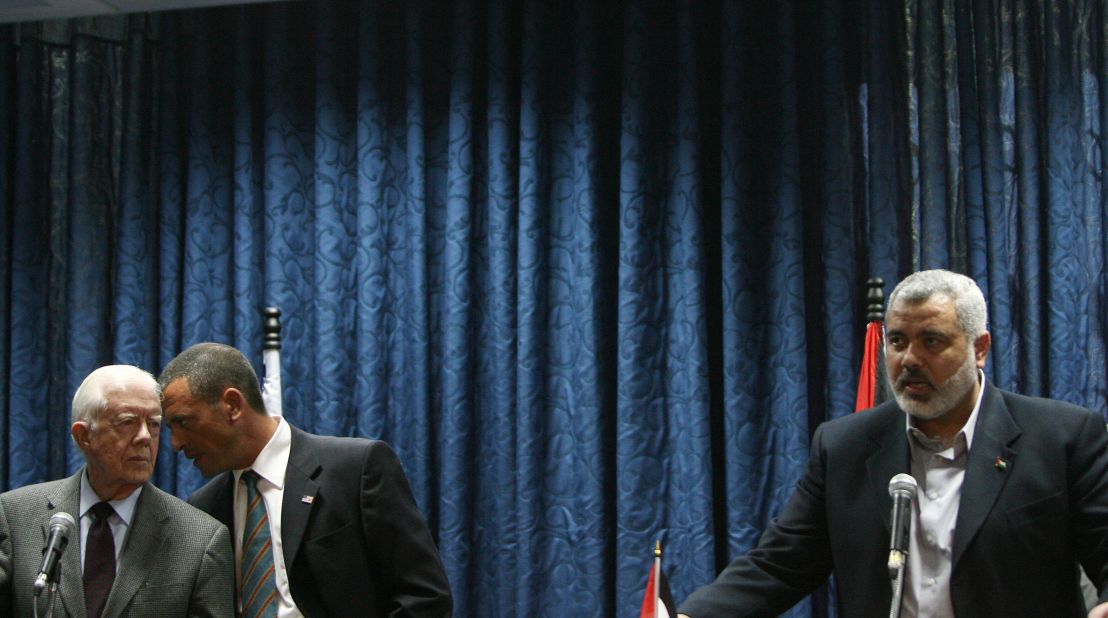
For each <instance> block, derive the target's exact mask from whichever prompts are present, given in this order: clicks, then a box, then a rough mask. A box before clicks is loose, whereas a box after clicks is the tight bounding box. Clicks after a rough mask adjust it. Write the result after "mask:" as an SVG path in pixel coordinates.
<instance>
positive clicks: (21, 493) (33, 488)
mask: <svg viewBox="0 0 1108 618" xmlns="http://www.w3.org/2000/svg"><path fill="white" fill-rule="evenodd" d="M63 482H65V479H58V480H56V481H46V482H45V483H35V484H33V485H24V486H23V487H17V488H15V489H10V490H8V491H5V492H4V493H3V494H0V499H3V501H4V504H16V503H20V502H24V501H26V500H34V499H38V498H41V497H43V496H50V495H53V494H54V493H55V492H57V491H58V489H59V488H60V487H61V485H62V483H63Z"/></svg>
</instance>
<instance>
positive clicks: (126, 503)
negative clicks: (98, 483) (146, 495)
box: [79, 467, 142, 526]
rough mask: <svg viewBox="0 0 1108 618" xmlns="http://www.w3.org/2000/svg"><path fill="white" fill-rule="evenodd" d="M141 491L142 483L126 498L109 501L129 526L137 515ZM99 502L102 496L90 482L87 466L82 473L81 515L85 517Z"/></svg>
mask: <svg viewBox="0 0 1108 618" xmlns="http://www.w3.org/2000/svg"><path fill="white" fill-rule="evenodd" d="M141 493H142V485H139V486H138V488H137V489H135V490H134V491H132V492H131V495H129V496H127V497H126V498H123V499H120V500H109V501H108V504H110V505H112V508H113V509H115V514H116V515H118V516H119V518H120V519H122V520H123V523H125V524H127V525H128V526H130V525H131V519H132V518H133V517H134V516H135V507H136V506H137V505H138V499H139V495H140V494H141ZM97 502H102V500H100V496H98V495H96V491H95V490H94V489H93V488H92V485H90V484H89V482H88V468H87V467H86V468H85V470H84V472H82V473H81V502H80V506H79V508H80V510H81V512H80V514H79V517H84V516H85V513H87V512H88V510H89V509H91V508H92V506H93V505H94V504H96V503H97Z"/></svg>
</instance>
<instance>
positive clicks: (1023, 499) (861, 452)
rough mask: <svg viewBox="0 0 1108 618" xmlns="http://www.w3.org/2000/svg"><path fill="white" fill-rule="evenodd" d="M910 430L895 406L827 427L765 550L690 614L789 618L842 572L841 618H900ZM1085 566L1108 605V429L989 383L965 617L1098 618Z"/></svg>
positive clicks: (1100, 421)
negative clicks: (899, 547) (893, 562)
mask: <svg viewBox="0 0 1108 618" xmlns="http://www.w3.org/2000/svg"><path fill="white" fill-rule="evenodd" d="M904 418H905V417H904V412H902V411H901V410H900V408H899V407H898V406H897V405H896V403H895V401H893V402H887V403H885V404H883V405H881V406H878V407H877V408H874V409H872V410H868V411H865V412H862V413H859V414H854V415H851V416H848V417H844V418H841V419H837V420H834V421H830V422H827V423H824V424H823V425H821V426H820V427H819V428H818V429H817V430H816V433H815V435H814V436H813V438H812V449H811V455H810V457H809V459H808V463H807V467H806V469H805V472H804V475H803V476H802V477H801V479H800V480H799V481H798V482H797V487H796V491H795V493H794V494H793V495H792V497H791V498H790V499H789V501H788V502H787V503H786V505H785V507H784V508H783V509H782V511H781V513H780V515H779V516H778V517H777V518H776V519H775V520H774V521H773V522H772V523H771V525H770V527H769V528H768V529H767V530H766V532H765V534H763V536H762V538H761V540H760V541H759V544H758V546H757V547H756V548H755V549H753V550H751V551H750V553H748V554H747V555H745V556H742V557H740V558H737V559H735V560H734V561H733V562H732V563H731V564H730V565H728V566H727V567H726V568H725V569H724V570H723V572H722V573H720V575H719V577H718V578H717V579H716V581H715V582H713V583H712V584H710V585H708V586H705V587H703V588H701V589H699V590H697V591H696V592H694V593H693V594H692V595H691V596H689V598H688V599H686V601H685V603H684V604H683V605H682V606H681V610H680V611H681V612H683V613H687V614H688V615H690V616H692V617H693V618H709V617H712V616H773V615H777V614H779V613H781V612H783V611H785V610H786V609H788V608H789V607H791V606H792V605H794V604H795V603H796V602H797V601H799V600H800V599H801V598H802V597H803V596H804V595H806V594H808V593H809V592H811V590H812V589H814V588H815V587H816V586H818V585H819V584H820V583H822V582H823V581H824V580H825V579H826V578H827V576H828V574H829V573H831V572H832V571H833V572H834V574H835V580H836V583H837V585H838V603H839V615H840V616H844V617H854V616H887V615H888V612H889V604H890V603H891V600H892V591H891V587H890V580H889V575H888V570H887V565H886V563H887V559H888V553H889V526H890V523H889V513H890V511H891V508H892V500H891V498H890V497H889V493H888V483H889V479H890V478H892V477H893V475H895V474H897V473H901V472H909V468H910V463H909V451H908V441H907V437H906V436H905V421H904ZM997 458H1000V460H1002V461H1003V464H1000V463H999V462H998V459H997ZM1079 562H1080V564H1081V565H1083V566H1084V567H1085V569H1086V571H1087V572H1088V574H1089V577H1090V578H1091V579H1092V581H1093V583H1094V584H1095V585H1096V586H1097V589H1098V590H1099V591H1100V600H1101V601H1105V600H1108V595H1106V590H1108V432H1106V431H1105V422H1104V418H1103V417H1101V416H1100V415H1098V414H1095V413H1093V412H1091V411H1089V410H1085V409H1083V408H1079V407H1076V406H1073V405H1070V404H1066V403H1062V402H1058V401H1052V400H1047V399H1036V398H1030V397H1023V396H1020V395H1015V394H1012V393H1008V392H1004V391H1001V390H999V389H997V388H995V387H994V386H992V385H991V384H987V385H986V386H985V393H984V395H983V400H982V402H981V410H980V411H979V413H978V419H977V427H976V429H975V432H974V437H973V443H972V444H971V446H970V451H969V457H968V460H967V463H966V473H965V477H964V481H963V485H962V494H961V500H960V503H959V508H958V518H957V521H956V523H955V531H954V540H953V555H952V572H951V597H952V601H953V604H954V611H955V613H956V614H957V615H958V616H970V617H973V616H1006V617H1011V616H1075V617H1077V616H1085V608H1084V603H1083V601H1082V596H1081V591H1080V589H1079V583H1078V582H1079V572H1078V563H1079Z"/></svg>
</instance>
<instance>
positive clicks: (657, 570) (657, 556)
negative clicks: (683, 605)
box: [654, 539, 662, 616]
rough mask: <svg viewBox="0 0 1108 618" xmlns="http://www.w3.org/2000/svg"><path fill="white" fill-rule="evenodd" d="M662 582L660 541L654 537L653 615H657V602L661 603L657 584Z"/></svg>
mask: <svg viewBox="0 0 1108 618" xmlns="http://www.w3.org/2000/svg"><path fill="white" fill-rule="evenodd" d="M661 583H662V541H661V540H660V539H655V541H654V590H655V592H654V615H655V616H657V615H658V604H659V603H661V602H662V601H661V598H662V595H661V594H659V593H658V586H660V585H661Z"/></svg>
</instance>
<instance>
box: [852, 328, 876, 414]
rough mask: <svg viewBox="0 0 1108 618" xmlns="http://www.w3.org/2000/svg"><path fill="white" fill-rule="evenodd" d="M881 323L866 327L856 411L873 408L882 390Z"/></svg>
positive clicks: (855, 403)
mask: <svg viewBox="0 0 1108 618" xmlns="http://www.w3.org/2000/svg"><path fill="white" fill-rule="evenodd" d="M880 374H881V322H876V321H875V322H870V323H869V325H868V326H866V343H865V347H864V349H863V350H862V370H861V371H860V372H859V373H858V397H857V399H855V401H854V411H855V412H857V411H859V410H865V409H867V408H872V407H873V406H874V404H876V403H878V402H877V401H876V397H877V389H879V388H881V386H882V385H881V384H879V383H878V380H880V379H881V377H880Z"/></svg>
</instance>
